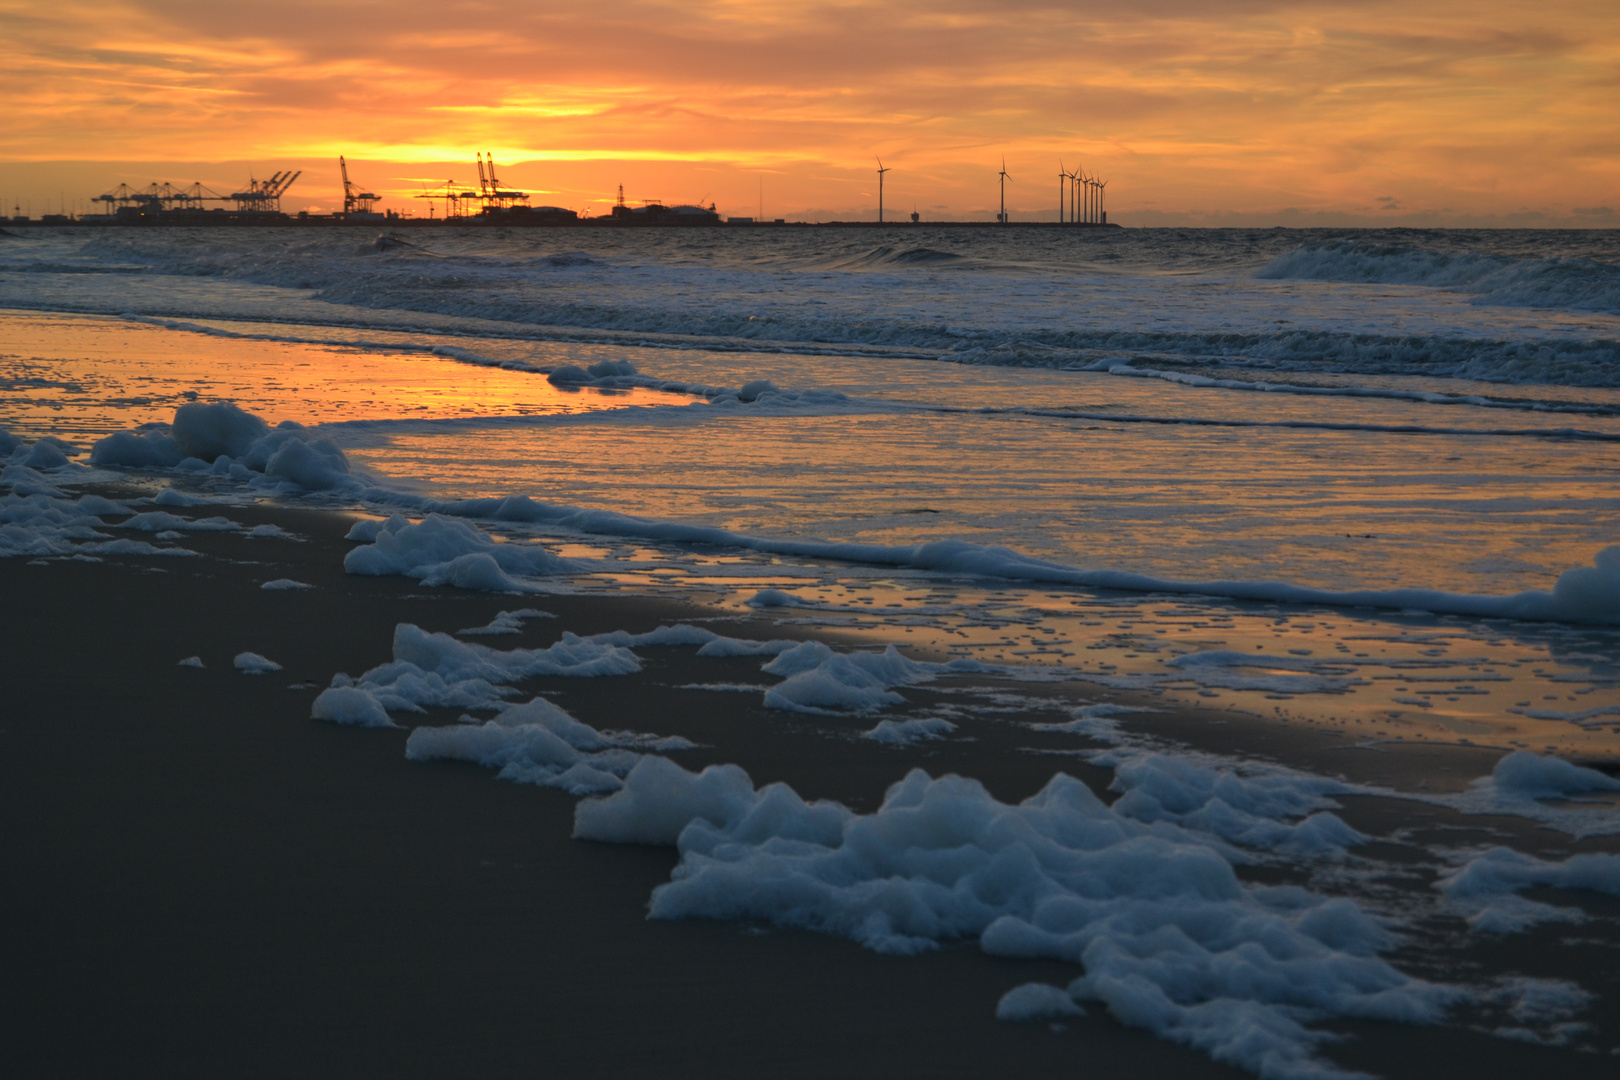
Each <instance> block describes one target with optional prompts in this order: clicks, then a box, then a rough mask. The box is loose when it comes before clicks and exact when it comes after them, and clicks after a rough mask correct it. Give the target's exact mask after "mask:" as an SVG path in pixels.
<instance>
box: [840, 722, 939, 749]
mask: <svg viewBox="0 0 1620 1080" xmlns="http://www.w3.org/2000/svg"><path fill="white" fill-rule="evenodd" d="M955 730H956V725H955V724H953V723H951V722H950V721H949V720H946V719H944V718H943V717H938V716H928V717H923V718H921V719H918V720H881V721H879V722H878V725H877V727H875V728H873V729H872V730H871V731H864V732H862V733H861V738H863V739H871V740H872V741H873V742H880V743H887V744H888V745H890V746H910V745H912V744H913V743H918V742H923V741H925V740H932V739H943V738H944V737H945V736H946V735H949V734H950V733H951V732H953V731H955Z"/></svg>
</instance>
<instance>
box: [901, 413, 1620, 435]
mask: <svg viewBox="0 0 1620 1080" xmlns="http://www.w3.org/2000/svg"><path fill="white" fill-rule="evenodd" d="M922 411H927V412H938V413H957V414H962V415H972V416H1036V417H1042V418H1045V419H1054V420H1095V421H1101V422H1104V423H1110V424H1165V425H1173V424H1187V425H1189V426H1192V427H1231V428H1298V429H1304V430H1309V431H1369V432H1377V433H1380V434H1386V435H1487V436H1494V437H1497V438H1531V439H1565V440H1571V441H1576V442H1620V432H1611V431H1588V430H1587V429H1585V428H1464V427H1429V426H1426V425H1423V424H1357V423H1350V422H1346V421H1333V420H1222V419H1218V418H1216V417H1211V416H1143V415H1140V414H1137V413H1093V412H1071V411H1069V410H1066V409H1031V408H1027V407H1025V406H1021V405H1014V406H1010V407H1007V408H997V407H995V406H984V407H981V408H958V407H952V406H949V405H938V406H931V407H926V408H925V409H923V410H922Z"/></svg>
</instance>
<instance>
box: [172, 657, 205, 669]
mask: <svg viewBox="0 0 1620 1080" xmlns="http://www.w3.org/2000/svg"><path fill="white" fill-rule="evenodd" d="M174 666H175V667H193V668H200V667H203V666H204V665H203V661H202V657H200V656H188V657H186V658H185V659H184V660H181V661H180V662H179V663H177V664H175V665H174Z"/></svg>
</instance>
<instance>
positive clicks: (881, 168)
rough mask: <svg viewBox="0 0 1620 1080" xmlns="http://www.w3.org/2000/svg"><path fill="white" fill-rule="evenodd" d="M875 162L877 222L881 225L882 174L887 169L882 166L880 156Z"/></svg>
mask: <svg viewBox="0 0 1620 1080" xmlns="http://www.w3.org/2000/svg"><path fill="white" fill-rule="evenodd" d="M877 163H878V224H879V225H881V224H883V174H884V173H886V172H888V171H889V170H888V169H885V168H884V167H883V159H882V158H878V159H877Z"/></svg>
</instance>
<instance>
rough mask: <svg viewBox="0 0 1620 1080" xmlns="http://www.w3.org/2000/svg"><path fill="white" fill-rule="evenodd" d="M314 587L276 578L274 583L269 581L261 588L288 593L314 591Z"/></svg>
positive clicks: (300, 582) (288, 579)
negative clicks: (298, 590) (305, 590)
mask: <svg viewBox="0 0 1620 1080" xmlns="http://www.w3.org/2000/svg"><path fill="white" fill-rule="evenodd" d="M314 587H315V586H313V585H309V584H306V583H304V582H302V581H294V580H293V579H292V578H276V579H275V580H273V581H267V582H265V583H264V584H263V585H260V586H259V588H261V589H267V590H269V591H270V592H286V591H288V590H295V589H313V588H314Z"/></svg>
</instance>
